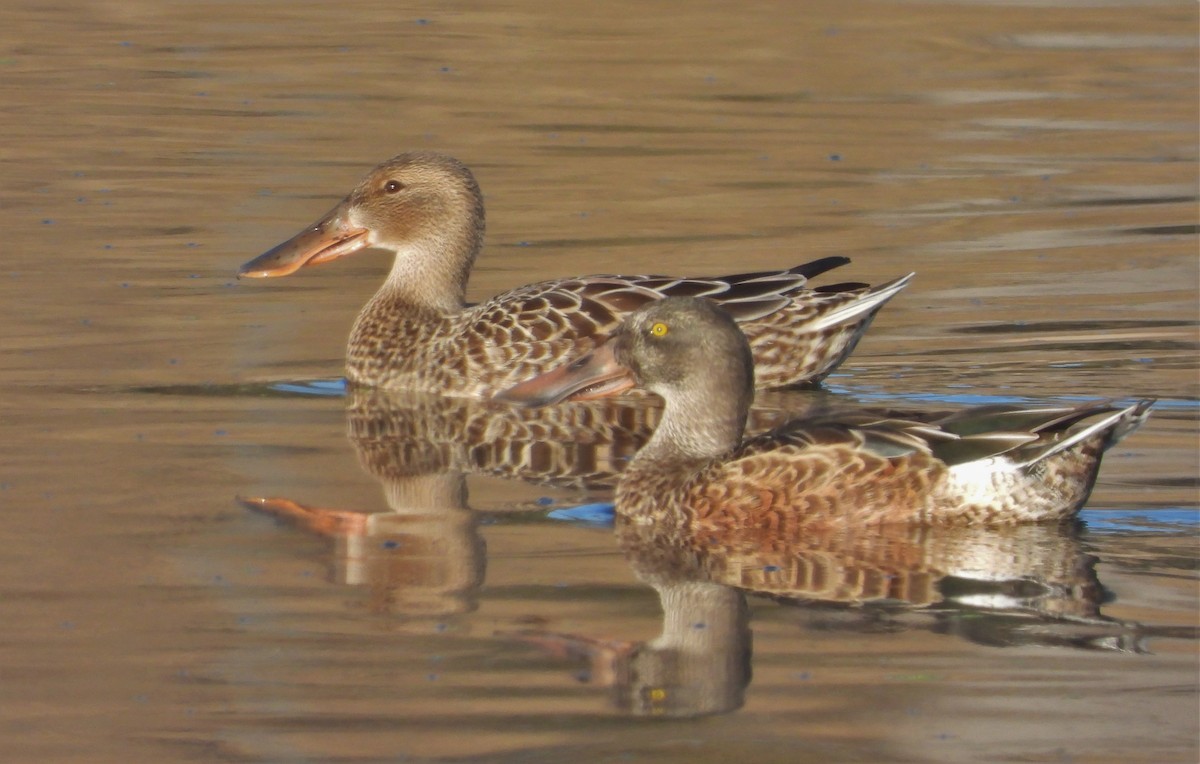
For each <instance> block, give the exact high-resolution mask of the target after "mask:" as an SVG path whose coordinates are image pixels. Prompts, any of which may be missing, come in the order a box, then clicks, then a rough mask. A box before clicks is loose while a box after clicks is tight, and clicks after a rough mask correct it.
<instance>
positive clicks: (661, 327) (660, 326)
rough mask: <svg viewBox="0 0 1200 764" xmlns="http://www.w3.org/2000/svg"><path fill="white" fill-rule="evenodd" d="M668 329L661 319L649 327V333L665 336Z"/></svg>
mask: <svg viewBox="0 0 1200 764" xmlns="http://www.w3.org/2000/svg"><path fill="white" fill-rule="evenodd" d="M669 331H670V329H669V328H667V325H666V324H664V323H663V322H662V321H659V322H658V323H656V324H654V325H653V326H651V327H650V333H651V334H653V335H654V336H655V337H666V336H667V332H669Z"/></svg>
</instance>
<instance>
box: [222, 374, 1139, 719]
mask: <svg viewBox="0 0 1200 764" xmlns="http://www.w3.org/2000/svg"><path fill="white" fill-rule="evenodd" d="M781 400H782V399H781ZM821 402H822V400H821V399H820V398H819V397H818V398H815V399H814V398H811V397H809V398H806V397H804V396H797V397H795V398H794V399H792V400H784V401H783V402H782V403H776V405H773V406H770V407H764V408H762V409H759V410H757V411H756V413H755V416H756V419H755V426H756V427H758V428H765V427H769V426H771V425H772V424H773V423H774V422H776V421H778V420H779V419H781V418H787V417H789V416H792V415H794V412H796V411H797V410H799V409H801V408H803V407H804V406H805V405H813V404H814V403H816V404H819V403H821ZM658 413H659V409H658V407H657V406H656V405H655V404H654V402H653V401H652V400H650V399H644V400H639V401H633V402H630V401H623V402H619V403H614V402H611V401H609V402H606V401H598V402H596V403H594V404H588V405H571V406H562V407H555V408H550V409H538V410H531V409H518V408H510V407H506V406H498V405H496V404H489V403H485V402H480V401H474V400H469V399H455V398H444V397H438V396H428V395H396V394H383V393H379V392H372V391H364V392H360V393H358V394H356V395H354V396H353V397H352V398H351V400H350V401H349V408H348V412H347V419H348V435H349V440H350V442H351V444H352V445H353V447H354V449H355V451H356V453H357V455H358V458H359V461H360V463H361V465H362V466H363V468H364V469H365V470H366V471H367V472H368V473H369V474H371V475H372V476H373V477H374V478H375V479H377V480H378V481H379V483H380V484H381V486H382V488H383V495H384V498H385V500H386V503H387V506H388V508H389V510H390V511H388V512H382V513H374V514H369V513H364V512H360V511H353V510H348V509H345V508H337V509H334V508H320V507H312V506H306V505H304V504H302V503H300V502H297V501H294V500H291V499H283V498H274V499H246V500H244V501H245V502H246V503H247V505H249V506H251V507H253V508H255V509H256V510H260V511H265V512H268V513H271V514H273V515H275V516H278V517H282V518H286V519H288V520H289V521H291V522H294V523H295V524H297V525H298V526H300V527H302V528H304V529H306V530H308V531H311V532H313V533H317V534H320V535H322V536H325V537H327V538H329V539H331V543H332V545H333V547H334V554H333V555H332V563H333V573H332V575H331V579H332V580H334V581H336V582H339V583H344V584H349V585H356V586H363V587H366V588H367V590H368V591H369V597H368V602H369V606H370V608H371V609H372V610H373V611H375V612H377V613H383V614H388V615H393V616H414V617H439V616H449V615H454V614H460V613H465V612H469V611H471V610H473V609H474V608H475V605H476V596H477V592H478V590H479V588H480V586H481V584H482V581H483V578H484V573H485V569H486V549H485V545H484V541H483V538H482V536H481V534H480V533H479V522H480V519H481V514H480V513H477V512H474V511H472V510H471V508H470V505H469V503H468V495H467V480H466V478H467V476H468V475H471V474H483V475H494V476H502V477H506V478H520V479H522V480H524V481H528V482H534V483H539V484H548V485H554V486H559V487H567V488H573V489H582V490H587V489H607V488H609V487H611V486H612V484H613V483H614V482H615V479H616V477H617V475H618V473H619V472H620V470H621V467H622V466H623V463H624V462H625V461H626V460H627V459H628V458H629V456H630V455H632V454H633V453H635V452H636V451H637V449H638V448H640V447H641V445H642V444H643V443H644V441H645V440H646V438H647V437H648V436H649V434H650V432H651V431H652V429H653V427H654V425H655V423H656V421H657V418H658ZM531 508H534V509H541V507H538V506H536V505H534V506H531ZM616 539H617V541H618V544H619V546H620V548H621V550H622V551H623V552H624V554H625V556H626V557H627V559H628V561H629V564H630V565H631V566H632V567H633V569H634V571H635V572H636V574H637V575H638V577H639V578H640V579H641V580H643V581H644V582H646V583H647V584H648V585H650V586H652V587H653V588H654V589H655V590H656V591H657V593H658V595H659V598H660V601H661V606H662V610H663V625H662V631H661V634H660V635H659V636H658V637H657V638H655V639H652V640H649V641H644V642H631V641H624V640H620V639H616V638H613V636H614V635H611V634H584V635H581V634H561V633H556V632H552V631H522V632H511V631H502V632H501V633H502V635H504V636H507V637H510V638H517V639H519V640H521V641H524V642H527V643H530V644H533V645H536V646H538V647H539V648H540V649H542V650H545V651H546V652H548V653H550V654H553V655H555V656H558V657H560V658H562V659H564V660H569V661H571V662H572V663H574V664H579V663H582V664H583V665H584V667H585V669H584V671H583V674H582V675H583V676H584V678H586V680H587V681H589V682H591V683H592V684H595V685H602V686H606V687H609V688H611V690H612V692H613V695H612V699H613V705H614V707H615V708H616V709H618V710H619V711H621V712H624V713H630V714H635V715H670V716H694V715H703V714H716V713H725V712H729V711H732V710H734V709H737V708H738V707H740V706H741V705H742V703H743V700H744V695H745V691H746V688H747V686H748V685H749V682H750V678H751V644H752V640H751V629H750V607H749V606H748V604H747V595H748V594H750V595H759V596H766V597H769V598H771V599H774V600H777V601H779V602H781V603H783V604H784V605H803V607H795V609H794V610H793V611H791V613H790V615H794V620H796V621H797V622H798V623H799V624H800V625H802V626H803V627H804V628H807V629H823V630H839V631H859V632H873V631H881V630H882V631H896V630H906V629H926V630H930V631H935V632H939V633H950V634H955V635H958V636H960V637H962V638H965V639H968V640H970V641H972V642H977V643H981V644H988V645H1019V644H1037V645H1067V646H1072V647H1078V648H1091V649H1121V650H1134V651H1136V650H1139V649H1140V639H1141V637H1142V635H1143V632H1141V631H1139V630H1138V628H1137V627H1136V626H1133V625H1127V624H1123V623H1119V622H1115V621H1112V620H1110V619H1108V618H1106V617H1105V616H1103V615H1102V614H1101V612H1100V608H1101V604H1102V601H1103V597H1104V590H1103V588H1102V587H1101V585H1100V583H1099V581H1098V580H1097V578H1096V573H1095V559H1094V558H1093V557H1091V556H1090V555H1088V554H1087V553H1086V552H1085V551H1084V550H1083V547H1082V544H1081V542H1080V539H1079V535H1078V529H1077V528H1076V527H1074V526H1069V525H1068V526H1059V525H1050V526H1047V525H1018V526H1009V527H999V528H974V529H973V528H962V527H923V526H902V525H897V526H874V527H864V528H852V529H845V528H843V529H839V530H830V529H828V528H826V529H819V528H807V529H805V530H804V532H803V533H799V532H795V533H794V534H793V535H791V536H785V535H780V534H778V533H771V532H769V531H766V530H759V531H754V530H745V531H740V532H737V533H719V534H714V533H711V532H707V533H689V532H685V531H673V532H670V533H667V532H663V531H660V530H657V529H656V528H655V527H654V526H653V525H648V524H634V523H626V522H622V521H621V520H620V518H618V519H617V522H616Z"/></svg>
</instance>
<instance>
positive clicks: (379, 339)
mask: <svg viewBox="0 0 1200 764" xmlns="http://www.w3.org/2000/svg"><path fill="white" fill-rule="evenodd" d="M483 231H484V213H483V197H482V195H481V193H480V191H479V186H478V184H477V183H476V182H475V178H474V176H473V175H472V174H471V171H470V170H468V169H467V168H466V167H465V166H464V165H463V164H462V163H460V162H458V161H457V160H455V159H453V158H451V157H448V156H445V155H442V154H436V153H431V152H413V153H408V154H401V155H399V156H397V157H395V158H393V159H390V160H388V161H387V162H384V163H383V164H381V165H379V166H378V167H376V168H375V169H374V170H372V171H371V172H370V173H369V174H368V175H367V177H366V178H365V179H364V180H363V181H362V182H361V183H360V184H359V185H358V187H357V188H355V189H354V190H353V191H352V192H350V195H349V196H347V197H346V198H345V199H343V200H342V201H341V202H340V203H339V204H338V205H337V206H336V207H334V208H333V209H332V210H331V211H330V212H329V213H328V214H326V215H325V216H324V217H322V218H321V219H320V220H318V221H317V222H316V223H314V224H312V225H311V226H309V227H308V228H306V229H305V230H303V231H301V232H300V233H299V234H297V235H296V236H294V237H293V238H291V239H289V240H287V241H285V242H284V243H282V244H280V245H279V246H277V247H275V248H274V249H271V250H270V251H268V252H266V253H264V254H263V255H261V256H259V257H257V258H255V259H254V260H252V261H250V262H248V263H246V264H245V265H243V266H242V268H241V270H240V271H239V275H241V276H248V277H253V278H265V277H270V276H286V275H287V274H289V273H293V272H295V271H296V270H298V269H300V268H302V267H304V266H308V265H316V264H318V263H325V262H329V261H331V260H336V259H338V258H341V257H345V256H346V255H351V254H354V253H355V252H360V251H362V250H366V249H379V250H384V251H388V252H391V253H392V254H393V256H394V258H395V259H394V262H393V264H392V270H391V272H390V273H389V274H388V277H387V280H386V281H385V282H384V284H383V286H382V287H381V288H380V289H379V291H378V292H377V293H376V294H375V296H374V297H372V298H371V300H370V301H369V302H368V303H367V304H366V306H365V307H364V308H363V309H362V311H361V312H360V313H359V315H358V319H357V320H356V321H355V322H354V328H353V330H352V331H351V333H350V341H349V346H348V348H347V351H346V353H347V357H346V376H347V378H348V379H349V380H350V382H352V383H354V384H358V385H367V386H374V387H384V388H393V389H407V390H417V391H425V392H435V393H441V394H450V395H468V396H481V397H490V396H492V395H493V394H495V393H496V392H498V391H500V390H504V389H506V388H508V387H511V386H512V385H514V384H516V383H518V382H520V381H522V380H525V379H529V378H530V377H533V376H535V375H536V374H539V373H541V372H543V371H546V370H548V369H550V368H552V367H553V366H555V365H557V364H559V363H561V362H563V361H565V360H566V359H568V358H570V357H573V356H575V355H577V354H579V353H583V352H586V351H588V350H591V349H592V348H593V347H595V346H596V345H598V344H599V343H600V342H601V341H602V340H603V339H604V338H605V337H606V336H607V335H608V334H610V333H611V332H612V331H613V330H615V329H616V328H617V326H618V325H619V324H620V323H621V320H622V318H623V317H624V316H625V315H627V314H628V313H629V312H630V311H632V310H635V309H637V308H638V307H640V306H642V305H645V304H647V303H649V302H653V301H655V300H659V299H661V298H663V297H668V296H673V295H675V296H697V295H701V296H705V297H709V298H710V299H712V300H714V301H716V302H718V303H720V304H721V306H722V307H724V308H725V309H726V310H728V311H729V312H730V313H731V314H732V315H733V316H734V317H735V318H736V319H737V320H738V322H739V324H740V325H741V327H742V330H743V331H744V332H745V333H746V335H747V336H748V337H749V338H750V345H751V348H753V352H754V359H755V363H756V364H757V365H758V376H757V379H758V382H759V385H760V386H762V387H764V388H776V387H784V386H789V385H796V384H800V383H806V382H816V381H819V380H821V379H822V378H823V377H825V375H827V374H829V372H831V371H832V370H833V369H834V368H836V367H837V365H838V364H840V363H841V362H842V361H843V360H844V359H845V358H846V356H848V355H849V354H850V353H851V351H853V349H854V346H855V344H856V343H857V342H858V340H859V338H860V337H862V335H863V333H864V332H865V331H866V330H867V327H868V326H869V325H870V323H871V319H872V318H874V316H875V313H876V312H877V311H878V310H879V309H880V308H881V307H882V306H883V304H884V303H886V302H887V301H888V300H889V299H891V298H892V297H893V296H894V295H895V294H896V293H897V292H899V291H900V290H901V289H902V288H903V287H904V285H905V284H907V283H908V281H909V279H910V278H911V277H912V274H909V275H907V276H903V277H901V278H898V279H894V280H892V281H889V282H887V283H885V284H880V285H879V286H875V287H871V286H868V285H866V284H861V283H839V284H829V285H825V286H820V287H817V288H811V287H809V285H808V282H809V280H810V279H812V278H815V277H817V276H819V275H821V274H823V273H825V272H826V271H829V270H831V269H833V268H837V267H838V266H841V265H845V264H846V263H848V262H849V260H848V259H847V258H844V257H826V258H822V259H820V260H815V261H813V262H810V263H806V264H804V265H798V266H796V267H794V268H790V269H788V270H780V271H769V272H761V273H744V274H739V275H735V276H725V277H720V278H674V277H667V276H608V275H596V276H579V277H572V278H562V279H556V280H553V281H544V282H540V283H537V284H530V285H528V286H524V287H520V288H518V289H514V290H512V291H509V292H505V293H504V294H501V295H498V296H496V297H493V298H492V299H490V300H487V301H486V302H483V303H481V304H478V305H467V304H466V302H465V300H464V298H465V293H466V284H467V279H468V277H469V275H470V272H471V267H472V265H473V264H474V262H475V258H476V256H477V255H478V254H479V250H480V248H481V246H482V244H483Z"/></svg>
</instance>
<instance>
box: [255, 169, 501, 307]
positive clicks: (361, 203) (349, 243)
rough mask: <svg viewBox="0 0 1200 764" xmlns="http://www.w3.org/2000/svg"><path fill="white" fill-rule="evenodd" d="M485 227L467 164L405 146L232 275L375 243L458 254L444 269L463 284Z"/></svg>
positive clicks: (286, 267) (260, 272)
mask: <svg viewBox="0 0 1200 764" xmlns="http://www.w3.org/2000/svg"><path fill="white" fill-rule="evenodd" d="M483 226H484V215H483V196H482V194H481V193H480V191H479V185H478V184H477V183H476V182H475V177H474V176H473V175H472V174H471V171H470V170H469V169H467V167H466V166H465V165H463V164H462V163H461V162H459V161H458V160H457V159H454V158H453V157H449V156H446V155H444V154H437V153H434V152H428V151H418V152H411V153H407V154H401V155H399V156H397V157H394V158H392V159H389V160H388V161H386V162H384V163H383V164H381V165H379V166H378V167H376V168H375V169H374V170H372V171H371V172H370V173H369V174H368V175H367V177H366V178H364V179H363V181H362V182H361V183H359V184H358V186H357V187H356V188H355V189H354V190H353V191H351V192H350V195H349V196H347V197H346V198H345V199H343V200H342V201H341V203H340V204H338V205H337V206H336V207H334V208H333V209H332V210H330V211H329V212H328V213H327V214H326V215H324V216H323V217H322V218H321V219H320V220H318V221H317V222H316V223H314V224H312V225H310V226H309V227H308V228H306V229H304V230H303V231H301V232H300V233H298V234H296V235H295V236H293V237H292V238H290V239H288V240H287V241H285V242H283V243H282V244H280V245H278V246H276V247H274V248H273V249H271V250H269V251H267V252H265V253H263V254H262V255H259V256H258V257H256V258H254V259H253V260H251V261H250V262H248V263H246V264H245V265H243V266H242V267H241V269H240V270H239V271H238V275H239V276H248V277H251V278H267V277H270V276H286V275H288V274H289V273H294V272H295V271H297V270H299V269H300V268H303V267H305V266H308V265H317V264H319V263H327V262H329V261H331V260H336V259H338V258H341V257H345V256H346V255H352V254H354V253H355V252H361V251H363V250H365V249H380V250H386V251H389V252H392V253H394V254H397V255H400V254H403V253H406V252H415V253H416V254H417V256H424V257H427V258H428V257H429V256H430V255H431V254H434V253H436V254H438V255H441V256H442V257H443V259H445V260H448V261H453V260H456V261H458V262H447V263H445V267H444V270H445V271H446V272H447V273H446V275H447V276H448V277H450V278H452V279H453V278H458V277H459V276H461V281H462V282H463V283H465V281H466V275H467V273H469V272H470V268H471V265H472V264H473V262H474V259H475V255H476V254H477V253H478V251H479V248H480V246H481V245H482V243H483ZM398 259H399V258H398Z"/></svg>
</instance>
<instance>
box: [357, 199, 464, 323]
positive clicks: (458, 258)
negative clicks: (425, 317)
mask: <svg viewBox="0 0 1200 764" xmlns="http://www.w3.org/2000/svg"><path fill="white" fill-rule="evenodd" d="M482 245H483V223H482V221H480V222H479V223H477V224H476V223H474V222H473V221H470V220H465V221H461V222H460V223H459V224H458V225H447V226H446V227H444V228H441V229H439V230H437V231H435V232H432V233H431V234H430V235H428V236H424V237H421V238H420V239H417V240H415V241H411V242H406V243H404V244H403V245H400V246H398V247H396V248H395V253H396V254H395V257H394V259H393V260H392V269H391V271H389V272H388V276H387V279H386V280H385V281H384V282H383V286H381V287H380V288H379V291H378V292H376V293H375V296H374V297H373V298H372V299H371V302H370V303H368V304H367V309H370V308H371V307H372V306H373V305H380V304H383V305H387V306H395V305H403V306H410V307H412V308H414V309H418V310H426V311H432V312H435V313H441V314H447V313H457V312H458V311H460V310H462V308H463V306H464V305H465V304H466V303H465V301H466V290H467V279H468V277H470V275H471V267H472V266H473V265H474V264H475V258H476V256H478V254H479V250H480V248H481V247H482Z"/></svg>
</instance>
